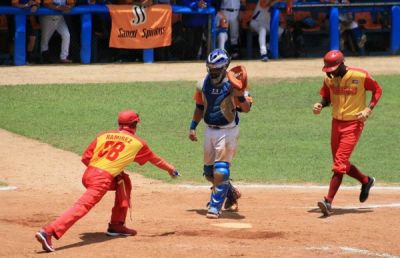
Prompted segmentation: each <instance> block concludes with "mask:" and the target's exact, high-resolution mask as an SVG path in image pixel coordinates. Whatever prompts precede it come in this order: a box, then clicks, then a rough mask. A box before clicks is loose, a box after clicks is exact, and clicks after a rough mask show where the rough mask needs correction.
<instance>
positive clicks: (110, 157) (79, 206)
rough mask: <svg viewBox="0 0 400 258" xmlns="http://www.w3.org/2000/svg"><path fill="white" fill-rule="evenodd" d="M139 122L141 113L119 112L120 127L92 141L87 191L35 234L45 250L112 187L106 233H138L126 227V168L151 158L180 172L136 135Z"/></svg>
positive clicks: (128, 204)
mask: <svg viewBox="0 0 400 258" xmlns="http://www.w3.org/2000/svg"><path fill="white" fill-rule="evenodd" d="M139 122H140V119H139V116H138V114H136V113H135V112H134V111H132V110H126V111H122V112H120V113H119V114H118V124H119V128H118V130H110V131H105V132H102V133H100V134H98V135H97V136H96V138H95V139H94V140H93V141H92V142H91V143H90V145H89V146H88V147H87V149H86V150H85V152H84V153H83V155H82V162H83V163H84V164H85V165H86V166H87V168H86V171H85V173H84V174H83V178H82V183H83V185H84V186H85V187H86V192H85V193H84V194H83V195H82V196H81V198H79V200H78V201H77V202H76V203H75V204H74V205H73V206H72V207H71V208H70V209H69V210H67V211H66V212H65V213H64V214H62V215H61V216H60V217H58V218H57V219H56V220H55V221H53V222H51V223H50V224H48V225H47V226H45V227H43V228H42V229H40V230H39V231H38V232H37V233H36V239H37V240H38V241H39V242H40V243H41V244H42V248H43V250H45V251H46V252H54V251H55V249H54V247H53V245H52V243H51V238H52V237H55V238H56V239H60V238H61V237H62V236H63V235H64V234H65V232H66V231H67V230H68V229H69V228H70V227H71V226H72V225H73V224H74V223H75V222H77V221H78V220H79V219H80V218H82V217H83V216H85V215H86V214H87V213H88V212H89V210H90V209H91V208H93V207H94V206H95V205H96V204H97V203H98V202H99V201H100V200H101V199H102V198H103V196H104V195H105V194H106V193H107V191H110V190H111V191H115V203H114V207H113V208H112V213H111V221H110V223H109V224H108V229H107V232H106V234H107V235H108V236H133V235H136V231H135V230H133V229H130V228H128V227H126V226H125V218H126V215H127V212H128V208H130V207H131V190H132V184H131V180H130V178H129V176H128V174H126V173H125V172H124V169H125V167H126V166H128V165H129V164H130V163H132V162H136V163H138V164H139V165H144V164H145V163H146V162H148V161H149V162H150V163H152V164H153V165H155V166H157V167H158V168H160V169H163V170H165V171H167V172H168V173H169V175H170V176H171V177H172V178H175V177H177V176H179V175H180V174H179V172H178V171H177V170H176V169H175V167H174V166H172V165H170V164H169V163H168V162H166V161H165V160H163V159H162V158H160V157H159V156H157V155H156V154H155V153H153V152H152V151H151V149H150V148H149V146H148V145H147V144H146V142H145V141H143V140H142V139H141V138H139V137H138V136H137V135H136V128H137V127H136V126H137V124H138V123H139Z"/></svg>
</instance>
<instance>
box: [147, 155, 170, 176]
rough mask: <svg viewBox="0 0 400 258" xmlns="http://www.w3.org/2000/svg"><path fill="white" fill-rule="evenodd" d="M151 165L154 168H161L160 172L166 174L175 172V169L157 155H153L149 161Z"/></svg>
mask: <svg viewBox="0 0 400 258" xmlns="http://www.w3.org/2000/svg"><path fill="white" fill-rule="evenodd" d="M150 162H151V164H153V165H154V166H156V167H158V168H161V169H162V170H165V171H167V172H168V173H170V174H171V173H172V172H174V171H175V167H174V166H172V165H171V164H169V163H168V162H166V161H165V160H164V159H162V158H160V157H159V156H157V155H154V156H153V158H152V159H150Z"/></svg>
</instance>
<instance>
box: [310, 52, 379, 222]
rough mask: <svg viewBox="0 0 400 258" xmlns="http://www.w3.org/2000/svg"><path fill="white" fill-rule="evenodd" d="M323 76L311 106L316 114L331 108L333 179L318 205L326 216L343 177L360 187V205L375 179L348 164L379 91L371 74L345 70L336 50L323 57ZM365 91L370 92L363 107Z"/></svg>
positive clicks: (356, 69) (347, 68) (350, 69)
mask: <svg viewBox="0 0 400 258" xmlns="http://www.w3.org/2000/svg"><path fill="white" fill-rule="evenodd" d="M324 64H325V65H324V67H323V68H322V71H324V72H326V75H327V77H326V78H325V79H324V83H323V85H322V88H321V90H320V95H321V97H322V100H321V101H320V102H318V103H315V104H314V107H313V113H314V114H316V115H318V114H319V113H321V110H322V108H323V107H326V106H329V105H331V106H332V131H331V150H332V157H333V166H332V171H333V176H332V179H331V182H330V184H329V191H328V195H327V196H325V198H324V200H323V201H321V202H318V207H319V208H320V209H321V212H322V213H323V214H324V215H325V216H328V215H330V214H331V212H332V202H333V199H334V197H335V194H336V192H337V191H338V189H339V187H340V184H341V183H342V178H343V175H344V174H347V175H349V176H351V177H353V178H355V179H357V180H358V181H359V182H360V183H361V184H362V186H361V193H360V197H359V199H360V202H365V201H366V200H367V199H368V195H369V191H370V189H371V187H372V186H373V185H374V183H375V178H373V177H370V176H367V175H365V174H363V173H362V172H361V171H360V170H359V169H358V168H357V167H356V166H355V165H354V164H352V163H350V156H351V153H352V152H353V150H354V148H355V146H356V144H357V142H358V140H359V138H360V136H361V132H362V130H363V128H364V123H365V121H366V120H367V119H368V117H369V116H370V114H371V111H372V109H373V108H374V107H375V105H376V104H377V103H378V101H379V98H380V97H381V95H382V89H381V87H380V86H379V84H378V83H377V82H376V81H375V80H374V79H373V78H372V77H371V75H370V74H369V73H368V72H367V71H365V70H362V69H358V68H352V67H347V66H346V65H345V64H344V56H343V54H342V52H340V51H338V50H332V51H329V52H328V53H327V54H326V55H325V56H324ZM366 91H371V92H372V97H371V100H370V102H369V105H368V106H367V105H366Z"/></svg>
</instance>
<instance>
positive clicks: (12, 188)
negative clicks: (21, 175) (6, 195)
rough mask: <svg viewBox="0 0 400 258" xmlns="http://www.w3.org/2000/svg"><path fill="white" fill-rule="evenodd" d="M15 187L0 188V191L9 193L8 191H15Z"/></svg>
mask: <svg viewBox="0 0 400 258" xmlns="http://www.w3.org/2000/svg"><path fill="white" fill-rule="evenodd" d="M15 189H17V187H15V186H0V191H9V190H15Z"/></svg>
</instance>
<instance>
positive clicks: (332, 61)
mask: <svg viewBox="0 0 400 258" xmlns="http://www.w3.org/2000/svg"><path fill="white" fill-rule="evenodd" d="M342 63H344V56H343V54H342V52H340V51H339V50H331V51H329V52H328V53H326V54H325V56H324V67H323V68H322V71H323V72H326V73H330V72H333V71H335V70H336V69H337V68H338V67H339V65H341V64H342Z"/></svg>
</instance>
